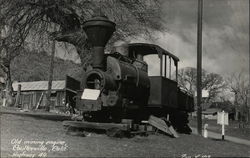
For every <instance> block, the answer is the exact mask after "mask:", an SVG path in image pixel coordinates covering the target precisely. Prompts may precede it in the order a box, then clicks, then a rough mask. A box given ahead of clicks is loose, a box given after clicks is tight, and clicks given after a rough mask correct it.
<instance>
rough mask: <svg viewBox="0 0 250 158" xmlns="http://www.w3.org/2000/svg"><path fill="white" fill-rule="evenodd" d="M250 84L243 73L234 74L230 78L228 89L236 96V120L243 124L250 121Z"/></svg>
mask: <svg viewBox="0 0 250 158" xmlns="http://www.w3.org/2000/svg"><path fill="white" fill-rule="evenodd" d="M248 84H249V83H248V80H247V77H246V76H244V74H243V73H242V72H240V73H237V74H236V73H234V74H232V75H231V76H230V77H229V78H228V87H229V88H230V90H231V92H233V93H234V96H235V101H234V104H235V108H236V118H239V120H240V121H243V122H244V121H249V118H248V116H249V114H248V113H249V109H248V107H247V91H248ZM238 114H240V116H239V115H238Z"/></svg>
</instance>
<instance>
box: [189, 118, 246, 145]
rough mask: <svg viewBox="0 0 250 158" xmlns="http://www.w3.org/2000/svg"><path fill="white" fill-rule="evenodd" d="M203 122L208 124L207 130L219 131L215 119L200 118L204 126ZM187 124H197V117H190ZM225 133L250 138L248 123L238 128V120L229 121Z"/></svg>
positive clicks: (219, 126)
mask: <svg viewBox="0 0 250 158" xmlns="http://www.w3.org/2000/svg"><path fill="white" fill-rule="evenodd" d="M204 124H208V130H210V131H213V132H217V133H221V125H219V124H217V120H208V119H203V120H202V125H203V126H202V127H204ZM189 125H190V126H192V127H196V126H197V119H196V118H191V119H190V122H189ZM225 135H229V136H233V137H238V138H242V139H247V140H250V124H246V125H245V128H239V122H238V121H231V120H230V121H229V125H226V126H225Z"/></svg>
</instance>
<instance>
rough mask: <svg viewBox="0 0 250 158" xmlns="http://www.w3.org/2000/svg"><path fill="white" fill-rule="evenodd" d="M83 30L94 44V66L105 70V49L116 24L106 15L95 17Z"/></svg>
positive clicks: (85, 24) (86, 23) (87, 22)
mask: <svg viewBox="0 0 250 158" xmlns="http://www.w3.org/2000/svg"><path fill="white" fill-rule="evenodd" d="M83 29H84V31H85V32H86V34H87V36H88V40H89V42H90V43H91V44H92V46H93V47H92V59H93V62H92V66H93V68H99V69H104V48H105V45H106V44H107V42H108V40H109V39H110V37H111V36H112V34H113V32H114V31H115V23H113V22H112V21H110V20H109V19H108V18H107V17H106V16H104V15H98V16H94V17H93V18H92V19H90V20H88V21H86V22H84V23H83Z"/></svg>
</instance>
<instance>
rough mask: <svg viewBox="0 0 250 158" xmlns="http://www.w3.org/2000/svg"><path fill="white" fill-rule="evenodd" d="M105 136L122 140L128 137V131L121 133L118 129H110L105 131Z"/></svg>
mask: <svg viewBox="0 0 250 158" xmlns="http://www.w3.org/2000/svg"><path fill="white" fill-rule="evenodd" d="M106 134H107V136H109V137H116V138H123V137H130V133H129V131H123V130H121V129H119V128H115V127H114V128H110V129H107V130H106Z"/></svg>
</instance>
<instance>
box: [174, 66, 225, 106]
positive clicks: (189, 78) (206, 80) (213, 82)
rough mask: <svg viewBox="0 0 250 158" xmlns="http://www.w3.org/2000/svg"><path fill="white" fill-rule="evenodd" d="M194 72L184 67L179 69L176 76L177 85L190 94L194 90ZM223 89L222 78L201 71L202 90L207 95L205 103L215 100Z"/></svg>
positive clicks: (194, 69)
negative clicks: (206, 92) (205, 91)
mask: <svg viewBox="0 0 250 158" xmlns="http://www.w3.org/2000/svg"><path fill="white" fill-rule="evenodd" d="M196 72H197V71H196V68H193V67H186V68H183V69H180V70H179V74H178V76H179V77H178V84H179V85H180V86H181V87H182V88H184V89H185V90H187V91H188V92H190V93H192V94H194V93H195V90H196V75H197V74H196ZM225 87H226V82H225V81H224V79H223V78H222V76H220V75H218V74H215V73H209V72H207V71H205V70H202V90H207V91H208V94H209V95H208V97H207V100H206V101H207V102H209V101H211V100H213V99H215V98H216V97H217V95H218V93H220V92H221V91H222V90H223V89H224V88H225Z"/></svg>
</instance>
